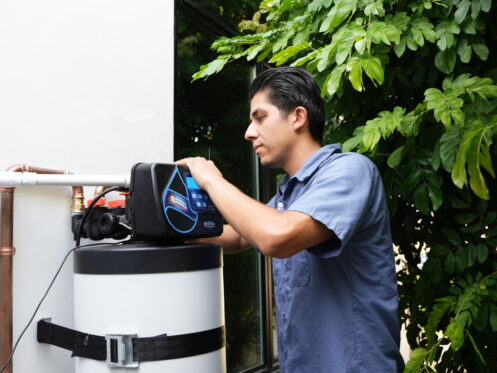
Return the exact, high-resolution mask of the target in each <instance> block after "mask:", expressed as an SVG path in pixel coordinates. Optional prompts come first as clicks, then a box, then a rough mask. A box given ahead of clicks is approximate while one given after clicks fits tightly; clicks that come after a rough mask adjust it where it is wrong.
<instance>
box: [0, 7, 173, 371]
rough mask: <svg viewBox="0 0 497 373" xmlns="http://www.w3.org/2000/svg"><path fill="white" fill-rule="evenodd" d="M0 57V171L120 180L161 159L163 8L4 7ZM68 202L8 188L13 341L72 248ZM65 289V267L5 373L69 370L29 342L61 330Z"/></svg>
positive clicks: (66, 307) (69, 321)
mask: <svg viewBox="0 0 497 373" xmlns="http://www.w3.org/2000/svg"><path fill="white" fill-rule="evenodd" d="M0 51H1V52H0V170H2V171H3V170H5V169H6V168H8V167H9V166H11V165H13V164H18V163H27V164H29V165H33V166H39V167H46V168H55V169H66V170H70V171H72V172H74V173H79V174H124V173H129V172H130V169H131V166H132V165H133V164H134V163H136V162H142V161H145V162H146V161H162V162H169V161H172V157H173V86H174V84H173V81H174V69H173V63H174V2H173V1H160V0H144V1H131V0H86V1H75V0H46V1H42V2H40V1H36V0H4V1H2V2H0ZM85 193H86V195H87V197H89V196H91V195H92V194H93V188H85ZM70 194H71V191H70V188H66V187H31V188H27V187H26V188H17V189H16V192H15V207H14V246H15V247H16V249H17V253H16V255H15V256H14V341H15V339H16V338H17V336H18V335H19V333H20V332H21V331H22V329H23V327H24V325H25V324H26V322H27V321H28V319H29V317H30V316H31V313H32V312H33V310H34V308H35V306H36V304H37V302H38V301H39V299H40V298H41V296H42V295H43V293H44V291H45V289H46V287H47V286H48V284H49V282H50V279H51V278H52V276H53V274H54V273H55V271H56V269H57V267H58V265H59V263H60V261H61V260H62V258H63V256H64V254H65V253H66V252H67V250H69V249H70V248H71V247H72V245H73V241H72V237H71V233H70V215H69V208H70V200H69V197H70ZM72 289H73V280H72V258H71V259H70V260H69V261H68V263H66V265H65V267H64V269H63V270H62V272H61V274H60V276H59V278H58V279H57V281H56V282H55V285H54V287H53V288H52V291H51V292H50V294H49V295H48V297H47V299H46V301H45V303H44V305H43V306H42V307H41V309H40V311H39V312H38V315H37V316H36V318H35V322H34V323H33V325H31V327H30V328H29V329H28V331H27V333H26V334H25V336H24V338H23V340H22V341H21V343H20V344H19V347H18V349H17V352H16V355H15V357H14V372H16V373H28V372H54V373H59V372H60V373H66V372H71V371H74V363H73V361H72V360H71V358H70V352H68V351H65V350H61V349H58V348H55V347H49V346H47V345H39V344H38V343H37V342H36V326H35V325H36V320H38V319H40V318H42V317H52V318H53V321H54V322H55V323H59V324H62V325H65V326H69V327H71V326H72V325H73V295H72ZM94 307H98V305H94ZM1 363H3V362H1Z"/></svg>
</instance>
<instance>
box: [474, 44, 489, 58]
mask: <svg viewBox="0 0 497 373" xmlns="http://www.w3.org/2000/svg"><path fill="white" fill-rule="evenodd" d="M472 47H473V50H474V51H475V53H476V55H477V56H478V57H480V59H481V60H482V61H486V60H487V58H488V47H487V46H486V45H485V44H482V43H477V44H473V45H472Z"/></svg>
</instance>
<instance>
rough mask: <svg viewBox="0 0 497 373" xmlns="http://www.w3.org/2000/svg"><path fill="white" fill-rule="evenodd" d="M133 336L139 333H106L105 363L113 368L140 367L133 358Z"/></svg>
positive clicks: (136, 336)
mask: <svg viewBox="0 0 497 373" xmlns="http://www.w3.org/2000/svg"><path fill="white" fill-rule="evenodd" d="M133 338H138V335H137V334H106V335H105V343H106V345H107V358H106V359H105V363H106V364H107V366H108V367H111V368H138V365H139V362H138V361H134V360H133Z"/></svg>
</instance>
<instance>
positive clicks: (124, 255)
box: [74, 243, 226, 373]
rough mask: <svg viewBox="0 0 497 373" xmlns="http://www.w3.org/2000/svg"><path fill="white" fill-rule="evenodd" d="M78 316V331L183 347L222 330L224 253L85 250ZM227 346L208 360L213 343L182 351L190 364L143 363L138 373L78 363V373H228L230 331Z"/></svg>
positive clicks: (143, 247)
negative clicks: (187, 339)
mask: <svg viewBox="0 0 497 373" xmlns="http://www.w3.org/2000/svg"><path fill="white" fill-rule="evenodd" d="M74 312H75V316H74V324H75V325H74V326H75V329H76V330H78V331H79V332H83V333H88V334H93V335H100V336H105V335H107V334H118V335H121V334H124V335H130V334H131V335H132V334H136V335H137V336H138V337H139V338H144V337H154V336H157V335H161V334H167V336H168V337H175V336H180V337H179V339H181V338H182V336H184V335H191V334H192V333H193V334H195V333H199V332H205V331H210V330H213V329H219V328H224V296H223V273H222V253H221V248H220V247H219V246H218V245H178V246H161V245H157V244H148V243H139V244H137V243H134V244H125V245H113V244H109V245H99V246H92V247H84V248H80V249H78V250H77V251H76V253H75V258H74ZM201 334H202V333H201ZM173 339H174V338H173ZM222 339H223V341H222V342H221V343H218V345H217V346H216V347H215V350H212V348H210V351H208V352H206V351H205V346H208V345H209V343H210V345H211V346H212V335H211V340H210V341H209V340H207V341H205V343H204V341H202V340H198V339H197V340H196V343H195V344H194V345H191V348H190V345H189V344H188V343H187V344H186V345H184V346H182V347H181V348H182V349H183V355H185V350H186V355H190V356H186V357H179V358H168V359H167V360H160V361H145V362H141V363H140V364H139V366H138V367H137V368H135V369H129V368H115V367H109V366H108V365H107V364H106V362H105V361H97V360H92V359H87V358H82V357H76V358H75V360H76V373H121V372H122V373H125V372H127V373H129V372H139V373H159V372H160V373H164V372H168V373H185V372H192V373H193V372H195V373H196V372H202V373H223V372H226V351H225V343H224V329H223V337H222ZM173 347H174V346H171V347H170V348H171V350H173V349H174V348H173ZM189 349H190V351H189ZM208 349H209V348H208ZM199 351H200V353H199Z"/></svg>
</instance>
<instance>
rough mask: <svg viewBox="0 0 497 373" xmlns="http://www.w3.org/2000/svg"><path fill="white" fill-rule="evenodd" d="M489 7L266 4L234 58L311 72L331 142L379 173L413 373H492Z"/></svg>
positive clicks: (220, 53) (228, 45)
mask: <svg viewBox="0 0 497 373" xmlns="http://www.w3.org/2000/svg"><path fill="white" fill-rule="evenodd" d="M495 8H496V7H495V4H492V1H491V0H392V1H384V0H313V1H305V0H264V1H262V3H261V4H260V7H259V10H258V12H257V13H256V15H254V17H253V18H252V19H251V20H246V21H244V22H243V24H242V25H241V26H242V28H243V30H245V31H247V30H248V31H250V33H246V34H243V35H239V36H236V37H232V38H220V39H218V40H217V41H216V42H214V43H213V44H212V48H213V49H214V51H216V53H217V58H216V59H215V60H214V61H212V62H210V63H208V64H206V65H203V66H202V67H201V68H200V70H199V71H198V72H197V73H195V74H194V76H193V78H194V80H195V79H201V78H206V77H208V76H209V75H212V74H214V73H215V72H217V71H219V70H221V69H222V68H223V67H224V66H225V65H226V64H228V63H230V62H232V61H234V60H246V61H249V62H255V61H268V62H269V63H271V64H274V65H276V66H279V65H283V64H291V65H294V66H302V67H304V68H306V69H307V70H308V71H310V72H311V73H312V74H313V75H314V76H315V77H316V79H317V81H318V82H319V83H320V85H321V87H322V96H323V97H324V98H325V99H326V103H327V106H326V107H327V117H328V119H327V128H326V131H325V140H326V141H330V140H331V139H332V138H333V140H334V141H336V140H339V141H343V147H344V150H356V151H358V152H362V153H366V154H368V155H369V156H370V157H371V158H372V159H374V161H375V162H376V164H377V165H378V167H379V168H380V170H381V172H382V174H383V177H384V181H385V187H386V194H387V198H388V202H389V206H390V209H391V214H392V232H393V237H394V242H395V244H396V245H397V246H398V250H399V254H400V255H399V258H401V259H399V263H398V264H401V265H402V269H401V271H400V272H399V283H400V285H401V286H400V318H401V321H402V322H403V324H404V325H405V326H406V328H407V335H408V340H409V343H410V345H411V347H412V348H413V349H414V351H413V353H412V356H411V360H410V361H409V362H408V363H407V365H406V369H405V371H406V372H432V371H437V372H463V371H471V372H476V371H477V372H495V371H497V355H496V354H495V351H496V347H497V342H496V336H497V263H496V260H495V259H496V246H497V228H496V220H497V198H496V196H495V192H494V191H495V188H496V182H495V171H494V163H495V158H496V151H497V150H496V147H495V145H494V141H493V140H494V137H495V134H496V131H497V86H496V85H495V84H494V82H496V81H497V69H496V66H497V65H496V56H495V54H494V52H492V51H495V50H496V47H497V45H496V44H497V42H496V41H497V39H496V36H495V35H497V32H496V31H497V30H496V24H495V19H497V18H496V16H497V12H496V9H495Z"/></svg>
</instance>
